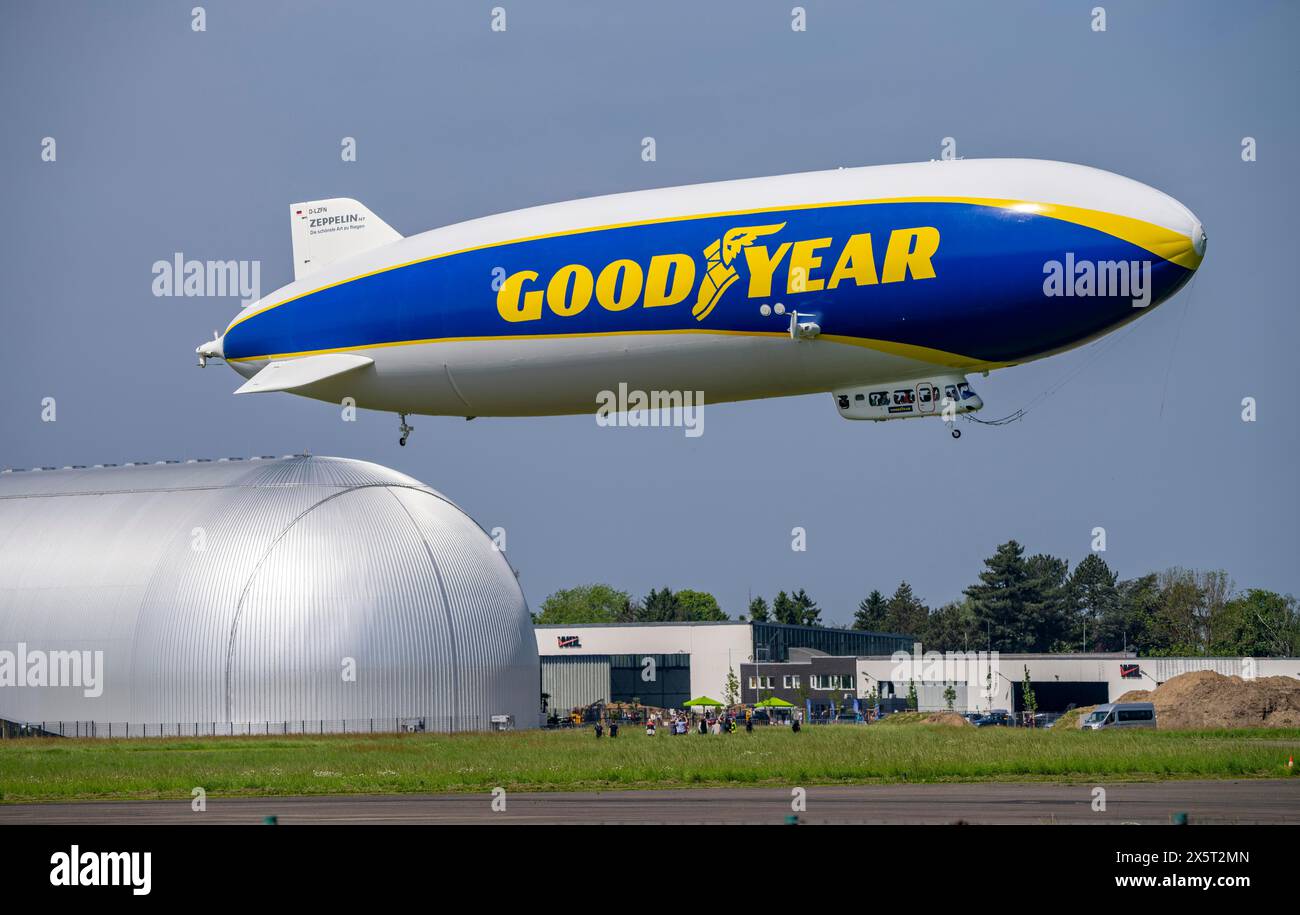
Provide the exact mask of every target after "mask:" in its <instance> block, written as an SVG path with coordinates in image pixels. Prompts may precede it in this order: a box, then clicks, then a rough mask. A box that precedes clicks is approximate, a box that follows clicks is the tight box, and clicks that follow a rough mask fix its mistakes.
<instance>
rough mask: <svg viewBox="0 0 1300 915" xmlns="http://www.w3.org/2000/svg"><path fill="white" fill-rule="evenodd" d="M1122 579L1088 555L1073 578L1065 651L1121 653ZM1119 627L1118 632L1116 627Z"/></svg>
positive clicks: (1122, 641) (1098, 556)
mask: <svg viewBox="0 0 1300 915" xmlns="http://www.w3.org/2000/svg"><path fill="white" fill-rule="evenodd" d="M1118 579H1119V575H1118V574H1116V573H1115V572H1112V571H1111V570H1110V567H1109V566H1108V565H1106V560H1104V559H1102V558H1101V556H1100V555H1099V554H1097V553H1089V554H1088V555H1087V556H1085V557H1084V558H1083V561H1081V562H1080V563H1079V564H1078V565H1077V566H1075V567H1074V572H1073V574H1071V575H1070V583H1069V589H1068V590H1069V609H1070V616H1071V617H1072V618H1071V619H1070V620H1069V625H1068V626H1067V631H1066V634H1065V641H1066V647H1075V646H1077V647H1078V648H1080V649H1082V650H1083V651H1119V650H1120V649H1122V648H1123V645H1124V633H1123V627H1122V622H1121V620H1120V617H1119V614H1118V613H1117V611H1118V610H1119V606H1120V596H1119V588H1118V587H1117V586H1116V582H1117V581H1118ZM1117 623H1120V628H1119V629H1118V630H1117V629H1116V628H1115V627H1116V624H1117Z"/></svg>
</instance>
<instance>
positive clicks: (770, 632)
mask: <svg viewBox="0 0 1300 915" xmlns="http://www.w3.org/2000/svg"><path fill="white" fill-rule="evenodd" d="M533 631H534V633H535V634H536V636H537V653H538V655H539V656H540V658H541V665H542V693H544V694H545V695H546V697H547V704H548V707H549V708H550V709H551V710H553V711H558V712H561V713H563V712H566V711H568V710H569V709H572V708H583V707H586V706H589V705H591V704H593V703H596V702H631V701H633V700H636V701H637V702H639V703H640V704H642V705H652V706H657V707H660V708H680V707H682V706H683V705H684V704H685V702H686V700H688V699H692V698H695V697H697V696H701V695H705V696H710V697H712V698H714V699H717V700H719V701H726V698H727V697H726V689H727V675H728V672H729V671H731V672H734V673H735V675H736V677H737V679H739V678H740V676H741V665H742V664H749V663H750V662H752V661H754V660H755V659H757V660H759V661H764V662H766V661H776V662H779V661H785V660H787V659H788V658H789V653H790V649H791V648H796V649H809V650H812V651H815V652H817V653H822V654H835V655H840V656H844V655H848V656H855V655H858V654H876V653H884V652H890V651H896V650H900V649H904V648H910V646H911V644H912V640H911V639H910V638H909V637H907V636H902V635H895V634H890V633H880V632H862V631H858V630H852V629H824V628H821V627H818V626H786V625H782V624H779V623H754V622H730V621H729V622H717V623H704V622H699V623H605V624H594V625H581V626H568V625H538V626H534V629H533Z"/></svg>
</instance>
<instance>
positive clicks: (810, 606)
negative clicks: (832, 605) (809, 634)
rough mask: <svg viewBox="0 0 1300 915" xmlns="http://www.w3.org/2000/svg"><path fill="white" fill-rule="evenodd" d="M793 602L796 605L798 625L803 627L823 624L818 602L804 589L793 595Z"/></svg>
mask: <svg viewBox="0 0 1300 915" xmlns="http://www.w3.org/2000/svg"><path fill="white" fill-rule="evenodd" d="M791 601H792V602H793V603H794V605H795V608H796V612H797V616H798V620H797V621H798V623H799V625H801V626H820V625H821V622H822V611H821V608H819V607H818V606H817V602H816V601H815V600H813V599H812V598H811V597H809V596H808V594H807V592H805V591H804V589H803V588H800V589H799V590H798V591H796V592H794V594H792V595H791Z"/></svg>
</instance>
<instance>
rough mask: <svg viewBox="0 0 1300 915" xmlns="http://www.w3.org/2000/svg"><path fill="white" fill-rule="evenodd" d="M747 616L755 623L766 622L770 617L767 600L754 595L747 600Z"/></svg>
mask: <svg viewBox="0 0 1300 915" xmlns="http://www.w3.org/2000/svg"><path fill="white" fill-rule="evenodd" d="M749 618H750V619H751V620H753V621H754V622H755V623H766V622H767V621H768V620H770V619H771V618H772V616H771V614H770V613H768V610H767V601H765V600H763V598H761V597H755V598H753V599H752V600H751V601H750V602H749Z"/></svg>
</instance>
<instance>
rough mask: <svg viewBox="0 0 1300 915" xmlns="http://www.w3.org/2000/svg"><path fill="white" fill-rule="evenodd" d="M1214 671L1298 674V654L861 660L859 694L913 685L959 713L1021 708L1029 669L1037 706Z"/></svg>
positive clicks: (1102, 697)
mask: <svg viewBox="0 0 1300 915" xmlns="http://www.w3.org/2000/svg"><path fill="white" fill-rule="evenodd" d="M1197 670H1213V671H1215V672H1216V673H1220V674H1224V675H1227V676H1239V677H1246V678H1252V677H1275V676H1284V677H1296V678H1300V658H1139V657H1135V656H1132V655H1127V654H997V653H994V654H988V653H986V652H951V653H947V654H940V653H939V652H930V653H928V654H925V653H922V654H919V655H918V654H917V653H916V652H915V651H911V652H908V653H907V654H906V656H904V655H903V654H896V655H891V656H883V655H877V656H872V657H860V658H858V659H857V671H858V676H857V679H856V689H857V696H858V698H860V699H865V698H869V697H871V696H872V695H877V696H886V697H889V696H893V697H897V698H904V697H906V696H907V695H908V693H909V690H910V683H912V682H914V683H915V684H916V694H917V707H918V708H919V709H921V710H922V711H932V710H939V709H946V708H947V707H948V703H947V697H946V695H945V693H947V692H948V690H949V689H951V690H952V691H953V692H954V693H955V696H954V701H953V708H954V709H955V710H956V711H959V712H983V711H989V710H993V709H1005V710H1007V711H1010V712H1017V711H1020V710H1022V708H1023V702H1022V695H1023V683H1024V680H1025V674H1026V671H1028V675H1029V681H1030V683H1031V685H1032V687H1033V690H1034V696H1035V699H1036V700H1037V704H1038V708H1039V710H1040V711H1044V712H1060V711H1064V710H1065V709H1066V708H1067V707H1069V706H1071V705H1073V706H1084V705H1095V704H1097V703H1099V702H1114V701H1115V700H1117V699H1118V698H1119V697H1120V696H1122V695H1123V694H1124V693H1126V692H1128V691H1129V690H1135V689H1145V690H1150V689H1155V688H1156V687H1157V686H1159V685H1160V684H1161V683H1164V682H1165V681H1166V680H1169V679H1171V678H1173V677H1176V676H1178V675H1179V674H1184V673H1188V672H1190V671H1197Z"/></svg>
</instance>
